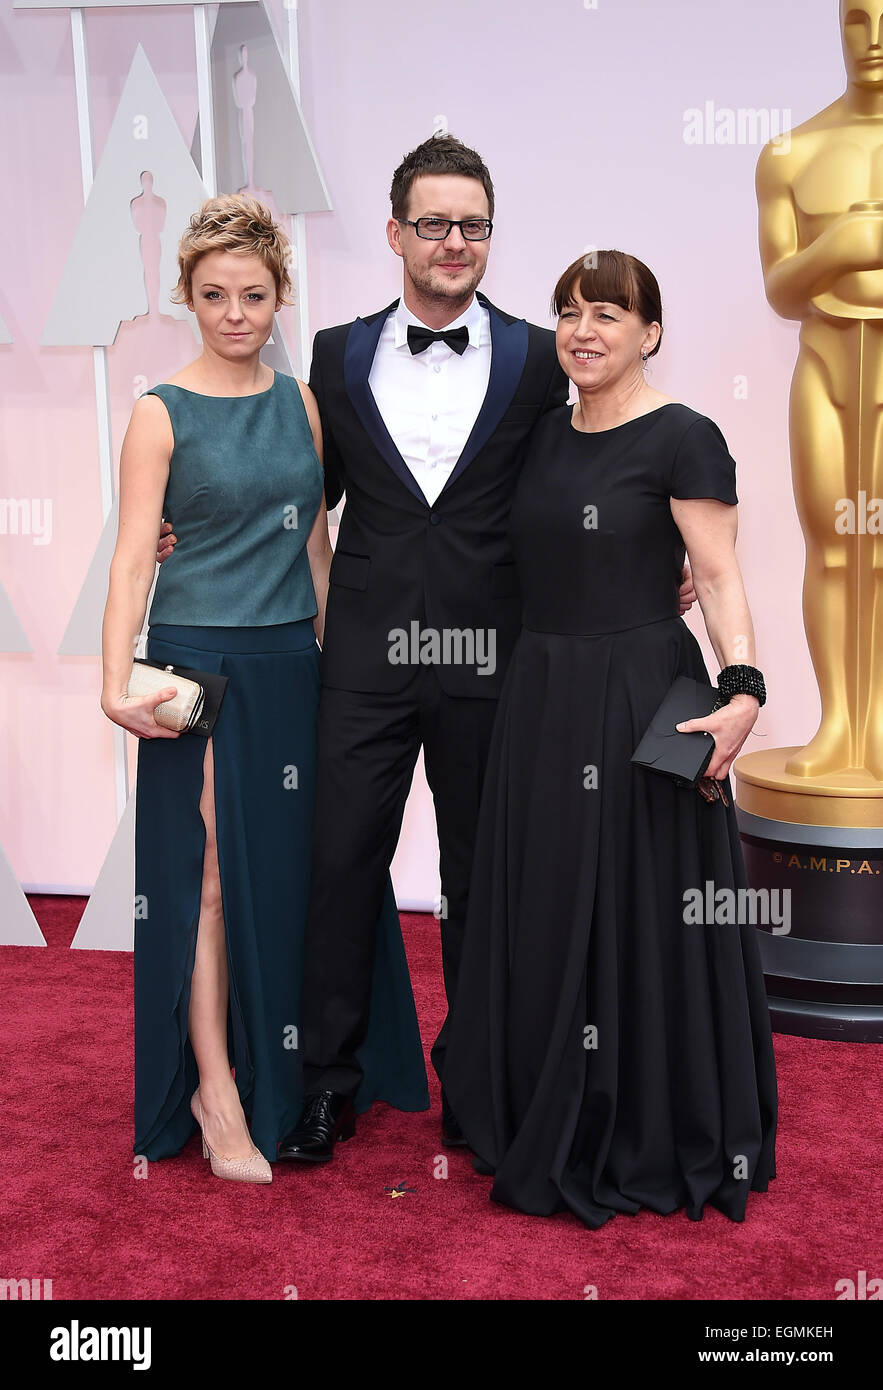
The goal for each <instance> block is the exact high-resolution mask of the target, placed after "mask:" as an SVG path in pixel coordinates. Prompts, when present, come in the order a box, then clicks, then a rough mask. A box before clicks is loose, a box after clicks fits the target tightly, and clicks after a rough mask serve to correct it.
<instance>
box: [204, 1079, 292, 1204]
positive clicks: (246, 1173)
mask: <svg viewBox="0 0 883 1390" xmlns="http://www.w3.org/2000/svg"><path fill="white" fill-rule="evenodd" d="M190 1109H191V1112H192V1114H193V1118H194V1120H195V1121H196V1123H197V1124H198V1125H199V1130H200V1134H201V1135H202V1156H203V1158H208V1159H211V1164H212V1172H213V1173H214V1175H215V1177H216V1178H228V1179H229V1180H230V1181H231V1182H272V1181H273V1170H272V1168H271V1167H270V1165H269V1163H268V1162H267V1160H266V1159H265V1158H264V1155H263V1154H262V1153H260V1152H259V1151H258V1150H257V1149H255V1151H254V1153H253V1154H252V1155H251V1157H250V1158H219V1157H218V1155H217V1154H216V1153H215V1152H214V1150H213V1149H211V1148H210V1147H209V1145H208V1144H207V1143H206V1138H205V1128H204V1125H203V1113H202V1101H201V1100H200V1098H199V1087H198V1086H197V1088H196V1090H195V1091H194V1092H193V1095H192V1096H191V1098H190Z"/></svg>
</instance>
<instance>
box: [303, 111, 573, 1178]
mask: <svg viewBox="0 0 883 1390" xmlns="http://www.w3.org/2000/svg"><path fill="white" fill-rule="evenodd" d="M391 201H392V216H391V217H390V219H389V222H388V223H387V237H388V240H389V244H390V246H391V248H392V250H393V251H394V252H395V253H396V255H398V256H400V257H401V259H402V262H403V270H404V290H403V294H402V297H401V298H400V299H399V300H397V301H396V302H394V303H393V304H390V305H388V306H387V307H386V308H385V309H382V310H381V311H380V312H379V313H374V314H371V315H369V316H368V317H367V318H359V319H356V320H355V322H354V323H348V324H344V325H343V326H341V327H338V328H330V329H326V330H324V331H323V332H320V333H317V335H316V338H315V342H314V347H313V364H312V370H311V373H310V386H311V388H312V390H313V392H314V393H315V396H316V399H317V401H318V404H319V411H320V414H321V418H322V430H323V440H324V450H325V495H326V500H327V503H328V506H329V508H331V507H333V506H335V505H336V503H337V502H338V501H339V500H340V498H341V496H342V494H343V492H344V491H345V492H346V506H345V508H344V511H343V517H342V520H341V523H340V529H339V533H338V539H337V544H336V547H335V555H334V560H333V561H332V565H331V579H330V587H329V594H328V606H327V611H326V619H325V643H324V647H323V651H322V696H321V704H320V711H319V752H318V772H317V798H316V806H315V813H314V822H313V860H312V868H311V875H312V877H311V894H310V897H311V901H310V910H309V916H308V924H307V937H306V959H305V964H304V988H303V1005H302V1018H301V1024H302V1037H303V1041H304V1069H305V1083H306V1090H307V1095H306V1101H305V1105H304V1111H303V1114H302V1116H301V1119H300V1122H299V1124H298V1127H297V1129H296V1130H295V1131H294V1132H293V1133H292V1134H291V1135H289V1136H287V1138H286V1140H285V1141H284V1142H283V1144H282V1145H281V1147H280V1153H279V1156H280V1158H290V1159H293V1160H302V1161H308V1162H317V1161H324V1160H327V1159H328V1158H329V1157H331V1155H332V1152H333V1146H334V1141H335V1138H336V1137H337V1135H338V1134H339V1133H340V1132H341V1131H344V1132H346V1133H349V1132H351V1129H352V1115H351V1098H352V1097H353V1095H354V1094H355V1092H356V1089H357V1088H358V1085H359V1082H360V1079H361V1071H360V1068H359V1065H358V1062H357V1060H356V1056H355V1054H356V1050H357V1048H358V1047H359V1045H360V1043H361V1042H362V1040H363V1039H364V1036H365V1031H366V1028H367V1023H368V1007H369V1000H370V991H371V979H372V967H373V955H374V934H375V926H376V923H377V920H378V917H379V915H380V909H381V904H382V901H383V895H384V890H385V886H386V881H387V874H388V871H389V866H390V863H391V861H392V858H393V855H394V853H395V848H396V844H397V841H398V838H399V832H400V829H401V823H402V816H403V813H404V808H405V802H406V799H407V796H408V791H409V789H410V786H411V779H412V776H413V772H414V765H415V763H416V760H417V755H418V753H419V751H420V748H421V746H422V748H423V756H424V765H425V769H426V778H427V782H428V783H429V787H430V790H431V792H432V797H433V803H434V807H435V816H436V825H437V828H438V839H439V851H440V873H441V895H442V896H441V907H440V919H441V944H442V965H443V972H444V981H445V990H446V993H447V998H448V1004H449V1006H450V1004H451V1003H452V1001H453V999H454V995H455V992H456V985H457V970H458V966H459V962H460V955H461V948H462V940H463V927H464V920H465V915H466V899H467V892H468V888H469V874H470V868H471V863H472V845H473V840H474V833H475V825H476V819H477V815H478V807H479V800H480V796H481V784H482V778H483V774H484V768H485V762H486V758H487V751H488V744H489V740H490V733H491V726H492V724H493V719H494V713H495V710H496V706H497V700H498V697H499V694H500V689H501V686H502V681H503V677H504V675H505V671H506V665H507V662H508V659H509V655H510V653H511V650H512V647H513V645H514V642H515V639H516V637H517V635H518V632H519V628H520V598H519V592H518V583H517V578H516V574H515V566H514V563H513V559H512V555H511V553H510V550H509V545H508V541H507V535H506V527H507V519H508V515H509V510H510V506H511V501H512V495H513V492H514V488H515V483H516V479H517V475H518V468H519V463H520V454H521V445H522V443H523V441H524V439H525V438H526V436H527V434H528V433H529V431H530V429H531V426H532V425H533V424H534V423H535V421H536V420H537V419H538V418H539V416H540V415H542V414H543V412H544V411H546V410H549V409H551V408H553V407H555V406H561V405H563V404H564V403H565V401H566V400H567V396H568V389H569V383H568V381H567V378H566V377H565V375H564V373H563V371H562V370H561V367H560V366H559V364H558V359H557V355H556V351H555V336H554V333H552V332H551V331H550V330H549V329H544V328H537V327H534V325H532V324H528V323H526V322H525V320H524V319H518V318H514V317H513V316H512V315H511V314H507V313H504V312H503V311H502V310H500V309H497V308H496V307H495V306H494V305H493V304H491V303H490V301H489V300H488V299H486V298H485V296H484V295H481V294H476V289H477V287H478V285H479V283H480V282H481V279H482V277H483V275H484V272H485V269H486V266H487V259H488V252H489V250H490V245H491V231H492V221H493V215H494V190H493V184H492V183H491V178H490V175H489V173H488V171H487V169H486V167H485V165H484V163H483V161H482V160H481V158H480V157H479V155H478V154H476V153H475V151H473V150H470V149H468V148H467V147H466V146H464V145H463V144H461V142H460V141H459V140H456V139H454V138H453V137H451V136H436V137H433V138H432V139H430V140H427V141H426V142H425V143H424V144H422V145H420V146H419V147H418V148H417V149H415V150H414V151H412V152H411V154H409V155H407V156H406V158H405V159H404V161H403V162H402V164H401V165H400V166H399V168H398V169H397V170H396V171H395V174H394V176H393V182H392V189H391ZM446 1033H447V1020H446V1021H445V1023H444V1024H443V1026H442V1029H441V1032H440V1033H439V1036H438V1038H437V1039H436V1042H435V1045H434V1046H433V1049H432V1062H433V1065H434V1067H435V1070H436V1072H437V1073H438V1075H439V1078H440V1079H442V1080H443V1071H444V1051H445V1039H446ZM442 1131H443V1140H444V1141H446V1142H448V1143H462V1142H463V1141H462V1136H461V1135H460V1132H459V1130H458V1127H457V1125H456V1120H455V1118H454V1116H453V1115H452V1114H451V1113H450V1111H449V1109H448V1107H447V1105H446V1104H445V1101H444V1093H443V1094H442Z"/></svg>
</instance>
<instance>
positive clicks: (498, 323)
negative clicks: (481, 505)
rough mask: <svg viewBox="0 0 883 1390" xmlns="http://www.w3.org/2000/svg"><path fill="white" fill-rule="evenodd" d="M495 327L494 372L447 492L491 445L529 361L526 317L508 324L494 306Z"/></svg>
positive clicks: (492, 368) (492, 361)
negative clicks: (526, 362)
mask: <svg viewBox="0 0 883 1390" xmlns="http://www.w3.org/2000/svg"><path fill="white" fill-rule="evenodd" d="M489 315H490V328H491V372H490V377H489V379H488V384H487V392H486V393H485V398H484V401H483V402H482V406H481V410H480V411H479V412H478V416H477V418H476V421H475V424H474V425H473V426H472V433H471V434H470V436H469V438H468V439H467V440H466V443H465V444H464V446H463V452H462V454H461V455H460V457H459V459H458V460H457V464H456V467H455V468H453V469H452V470H451V474H450V476H449V478H448V481H447V482H446V483H445V485H444V488H443V489H442V495H443V494H444V493H445V492H446V491H447V489H448V488H449V487H450V486H451V483H453V482H454V481H455V480H456V479H457V478H459V476H460V474H461V473H462V472H463V470H464V469H465V468H468V467H469V464H470V463H471V462H472V460H473V459H474V458H475V456H476V454H477V453H478V452H479V450H480V449H483V448H484V446H485V444H487V442H488V440H489V439H490V437H491V435H492V434H493V432H494V430H495V429H496V428H497V425H498V424H499V423H500V420H501V419H502V417H503V415H504V414H505V413H506V410H507V408H508V406H509V404H510V403H511V400H512V397H513V396H514V395H515V391H516V388H517V386H518V383H519V381H520V380H521V373H522V372H523V371H524V364H525V361H526V360H527V343H528V332H527V324H526V323H525V321H524V319H516V320H515V322H514V323H505V322H504V320H503V319H501V318H500V317H499V315H497V314H495V313H494V311H493V309H490V310H489Z"/></svg>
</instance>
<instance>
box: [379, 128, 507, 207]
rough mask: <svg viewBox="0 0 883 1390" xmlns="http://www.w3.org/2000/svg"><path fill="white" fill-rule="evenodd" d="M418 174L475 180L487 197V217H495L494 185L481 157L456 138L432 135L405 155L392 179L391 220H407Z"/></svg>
mask: <svg viewBox="0 0 883 1390" xmlns="http://www.w3.org/2000/svg"><path fill="white" fill-rule="evenodd" d="M421 174H461V175H462V176H463V177H465V178H468V179H478V180H479V182H480V183H481V184H482V185H483V186H484V191H485V193H486V194H487V203H488V217H491V218H492V217H493V215H494V185H493V184H492V183H491V176H490V174H489V173H488V171H487V166H486V165H485V162H484V160H483V159H482V157H481V155H480V154H477V153H476V152H475V150H470V148H469V146H468V145H464V144H463V142H462V140H458V139H457V137H456V135H432V136H430V138H429V139H428V140H424V141H423V144H422V145H418V146H417V148H416V150H412V151H411V153H410V154H406V155H405V157H404V159H403V160H402V162H401V164H400V165H399V167H398V168H397V169H396V171H395V173H394V174H393V176H392V187H391V188H390V190H389V197H390V202H391V203H392V215H393V217H407V216H408V199H409V198H410V196H411V185H412V184H413V182H414V180H415V179H417V178H420V176H421Z"/></svg>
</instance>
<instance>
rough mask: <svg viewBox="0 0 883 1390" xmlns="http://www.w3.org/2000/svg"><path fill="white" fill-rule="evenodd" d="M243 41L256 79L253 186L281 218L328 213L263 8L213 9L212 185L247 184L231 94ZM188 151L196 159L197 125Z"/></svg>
mask: <svg viewBox="0 0 883 1390" xmlns="http://www.w3.org/2000/svg"><path fill="white" fill-rule="evenodd" d="M242 44H245V45H246V51H247V63H248V68H249V71H250V72H251V73H252V75H253V76H254V78H256V79H257V87H256V92H255V100H254V107H253V113H254V161H253V162H254V168H253V170H252V179H251V183H252V186H253V187H255V188H258V189H261V188H266V189H268V190H269V191H270V192H271V193H272V194H273V201H274V202H275V204H276V207H277V208H278V210H279V212H280V213H286V212H290V213H299V212H325V211H327V210H328V209H329V208H330V207H331V200H330V198H329V197H328V189H327V188H326V187H325V180H324V179H323V177H322V172H321V170H320V168H319V163H318V160H317V159H316V154H315V151H314V150H313V145H312V141H311V140H310V136H309V132H308V130H307V127H306V122H305V121H304V118H303V113H302V112H301V109H300V106H299V105H298V100H297V97H296V96H295V94H294V88H293V87H292V85H291V79H290V78H289V76H288V73H287V71H286V68H285V64H284V62H283V60H282V54H281V53H280V51H279V45H278V44H277V42H276V36H275V33H274V30H273V26H272V24H271V23H270V20H269V18H268V16H267V13H266V10H265V9H264V6H263V4H257V5H256V4H238V5H237V4H231V5H226V6H224V8H223V9H220V10H219V11H218V18H217V23H216V25H215V32H214V37H213V39H212V102H213V105H214V121H215V162H216V167H217V186H218V188H219V189H221V190H223V191H224V192H227V193H233V192H236V191H237V190H238V189H241V188H244V187H245V185H246V183H247V182H248V174H247V171H246V165H245V158H244V152H243V139H242V134H241V128H240V111H239V107H238V106H237V104H236V99H235V96H234V89H233V79H234V76H235V75H236V73H237V72H238V71H239V69H240V68H241V66H242V59H241V55H240V48H241V46H242ZM191 150H192V152H193V155H194V158H198V154H199V121H198V120H197V123H196V132H195V134H194V137H193V144H192V145H191Z"/></svg>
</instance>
